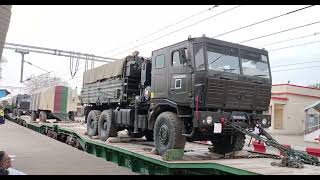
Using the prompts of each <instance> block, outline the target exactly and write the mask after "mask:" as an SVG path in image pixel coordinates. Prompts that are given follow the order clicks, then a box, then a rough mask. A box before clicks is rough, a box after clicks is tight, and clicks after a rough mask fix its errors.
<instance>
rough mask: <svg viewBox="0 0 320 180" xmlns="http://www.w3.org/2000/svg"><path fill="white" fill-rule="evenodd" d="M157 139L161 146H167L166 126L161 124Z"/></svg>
mask: <svg viewBox="0 0 320 180" xmlns="http://www.w3.org/2000/svg"><path fill="white" fill-rule="evenodd" d="M159 139H160V142H161V144H163V145H167V144H168V140H169V128H168V126H167V125H165V124H163V125H162V126H161V127H160V130H159Z"/></svg>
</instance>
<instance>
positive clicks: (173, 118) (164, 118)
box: [153, 112, 186, 156]
mask: <svg viewBox="0 0 320 180" xmlns="http://www.w3.org/2000/svg"><path fill="white" fill-rule="evenodd" d="M183 127H184V125H183V122H182V120H181V119H179V118H178V116H177V115H176V114H175V113H173V112H163V113H161V114H160V115H159V116H158V117H157V119H156V122H155V125H154V136H153V137H154V142H155V147H156V150H157V151H158V153H159V154H160V155H161V156H162V155H163V154H164V153H165V152H166V151H167V150H168V149H184V147H185V145H186V138H185V137H184V136H182V128H183Z"/></svg>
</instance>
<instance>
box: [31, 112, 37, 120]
mask: <svg viewBox="0 0 320 180" xmlns="http://www.w3.org/2000/svg"><path fill="white" fill-rule="evenodd" d="M36 120H37V113H36V112H35V111H32V112H31V121H36Z"/></svg>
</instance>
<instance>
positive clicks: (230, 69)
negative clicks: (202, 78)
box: [223, 68, 236, 72]
mask: <svg viewBox="0 0 320 180" xmlns="http://www.w3.org/2000/svg"><path fill="white" fill-rule="evenodd" d="M234 70H236V69H232V68H229V69H223V72H226V71H234Z"/></svg>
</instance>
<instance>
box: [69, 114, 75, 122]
mask: <svg viewBox="0 0 320 180" xmlns="http://www.w3.org/2000/svg"><path fill="white" fill-rule="evenodd" d="M74 119H75V118H74V112H69V113H68V120H70V121H74Z"/></svg>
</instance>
